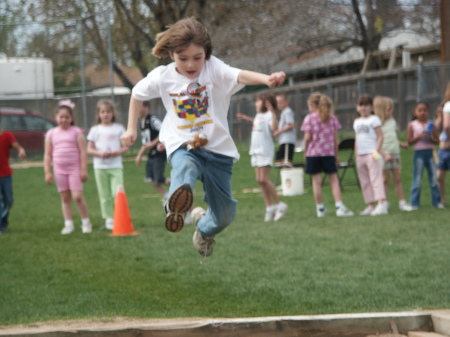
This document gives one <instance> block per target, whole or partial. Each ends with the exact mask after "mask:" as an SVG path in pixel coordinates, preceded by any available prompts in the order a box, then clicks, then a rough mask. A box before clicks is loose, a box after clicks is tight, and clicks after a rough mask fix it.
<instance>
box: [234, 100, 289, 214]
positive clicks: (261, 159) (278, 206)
mask: <svg viewBox="0 0 450 337" xmlns="http://www.w3.org/2000/svg"><path fill="white" fill-rule="evenodd" d="M276 104H277V101H276V99H275V96H273V95H271V94H261V95H259V96H258V98H257V99H256V102H255V108H256V116H255V118H252V117H250V116H247V115H244V114H241V113H237V114H236V118H237V119H240V120H246V121H249V122H251V123H253V128H252V139H251V143H250V155H251V161H252V166H253V167H254V168H255V173H256V181H257V182H258V184H259V185H260V186H261V190H262V194H263V197H264V202H265V204H266V213H265V216H264V221H278V220H280V219H281V218H282V217H283V216H284V214H285V213H286V211H287V208H288V207H287V205H286V204H285V203H284V202H280V199H279V198H278V194H277V191H276V188H275V185H274V184H273V182H272V180H270V169H271V167H272V165H273V156H274V152H275V150H274V142H273V132H274V131H276V130H277V129H278V120H277V112H276V108H275V107H276V106H277V105H276Z"/></svg>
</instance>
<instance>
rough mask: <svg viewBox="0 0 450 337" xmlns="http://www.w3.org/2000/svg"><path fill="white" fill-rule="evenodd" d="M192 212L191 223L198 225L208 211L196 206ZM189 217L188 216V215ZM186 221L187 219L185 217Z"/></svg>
mask: <svg viewBox="0 0 450 337" xmlns="http://www.w3.org/2000/svg"><path fill="white" fill-rule="evenodd" d="M189 213H190V220H191V223H192V224H193V225H194V226H195V227H197V223H198V222H199V221H200V219H201V218H203V217H204V216H205V214H206V211H205V210H204V209H203V208H202V207H195V208H194V209H193V210H192V212H189ZM186 217H187V216H186ZM185 223H186V219H185Z"/></svg>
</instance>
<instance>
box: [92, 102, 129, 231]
mask: <svg viewBox="0 0 450 337" xmlns="http://www.w3.org/2000/svg"><path fill="white" fill-rule="evenodd" d="M96 113H97V125H95V126H93V127H92V128H91V130H90V131H89V134H88V136H87V139H88V154H89V155H91V156H93V157H94V172H95V181H96V183H97V190H98V196H99V199H100V209H101V212H102V217H103V219H105V227H106V228H107V229H109V230H112V229H113V228H114V218H113V217H114V198H115V195H116V192H117V187H118V186H123V166H122V154H123V153H125V152H126V151H128V147H127V146H122V144H121V143H120V137H121V136H122V135H123V134H124V132H125V128H124V127H123V126H122V125H121V124H118V123H116V111H115V109H114V103H113V102H112V101H110V100H107V99H103V100H100V101H98V102H97V109H96Z"/></svg>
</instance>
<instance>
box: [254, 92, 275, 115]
mask: <svg viewBox="0 0 450 337" xmlns="http://www.w3.org/2000/svg"><path fill="white" fill-rule="evenodd" d="M257 99H259V100H261V101H262V102H263V106H262V107H261V112H267V107H266V104H265V103H266V102H267V101H269V103H270V104H271V105H272V106H273V108H274V109H275V112H278V109H277V99H276V97H275V95H272V94H269V93H263V94H259V95H258V97H257Z"/></svg>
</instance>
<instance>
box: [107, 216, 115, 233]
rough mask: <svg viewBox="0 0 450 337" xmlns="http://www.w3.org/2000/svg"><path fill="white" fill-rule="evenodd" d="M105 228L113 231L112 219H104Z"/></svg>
mask: <svg viewBox="0 0 450 337" xmlns="http://www.w3.org/2000/svg"><path fill="white" fill-rule="evenodd" d="M105 228H106V229H109V230H110V231H112V230H113V229H114V219H110V218H108V219H106V222H105Z"/></svg>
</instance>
